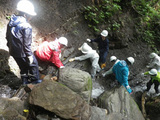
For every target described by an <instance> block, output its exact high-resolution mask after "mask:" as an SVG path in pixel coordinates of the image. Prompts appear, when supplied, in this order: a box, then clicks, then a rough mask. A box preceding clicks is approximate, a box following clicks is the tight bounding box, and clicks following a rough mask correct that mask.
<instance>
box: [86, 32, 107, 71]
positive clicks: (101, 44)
mask: <svg viewBox="0 0 160 120" xmlns="http://www.w3.org/2000/svg"><path fill="white" fill-rule="evenodd" d="M107 36H108V31H107V30H103V31H102V32H101V36H100V37H98V38H96V39H87V41H88V42H91V43H92V42H96V43H97V44H98V50H99V56H100V58H99V64H100V66H101V69H104V68H105V67H106V58H107V55H108V51H109V40H108V39H107Z"/></svg>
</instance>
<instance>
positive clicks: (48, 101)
mask: <svg viewBox="0 0 160 120" xmlns="http://www.w3.org/2000/svg"><path fill="white" fill-rule="evenodd" d="M29 103H30V104H32V105H36V106H40V107H42V108H44V109H46V110H48V111H50V112H53V113H55V114H56V115H58V116H60V117H62V118H65V119H73V120H88V119H89V117H90V106H89V105H88V104H87V103H86V101H85V100H83V99H82V98H81V97H80V96H79V95H78V94H77V93H75V92H73V91H72V90H71V89H69V88H68V87H66V86H65V85H63V84H61V83H58V82H55V81H51V80H46V81H43V82H42V83H40V84H38V85H36V86H35V87H34V88H33V89H32V91H31V93H30V96H29Z"/></svg>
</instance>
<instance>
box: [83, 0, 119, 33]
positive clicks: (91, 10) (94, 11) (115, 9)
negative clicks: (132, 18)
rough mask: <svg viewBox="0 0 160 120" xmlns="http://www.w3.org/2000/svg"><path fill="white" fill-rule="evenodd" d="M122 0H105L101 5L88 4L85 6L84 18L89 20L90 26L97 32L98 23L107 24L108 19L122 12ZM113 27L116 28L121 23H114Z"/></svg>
mask: <svg viewBox="0 0 160 120" xmlns="http://www.w3.org/2000/svg"><path fill="white" fill-rule="evenodd" d="M120 2H121V0H103V2H102V4H101V5H99V6H94V5H93V6H86V7H84V12H83V15H84V18H85V20H86V21H87V22H88V26H89V27H90V28H92V29H93V30H94V31H95V32H99V31H100V30H99V29H98V25H101V24H106V22H107V20H108V19H109V18H111V17H112V16H113V15H115V14H117V13H120V11H121V6H120V5H118V3H120ZM112 26H113V29H114V30H116V29H117V28H119V27H120V24H118V23H117V24H116V23H114V24H113V25H112Z"/></svg>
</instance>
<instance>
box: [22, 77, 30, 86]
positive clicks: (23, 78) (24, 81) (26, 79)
mask: <svg viewBox="0 0 160 120" xmlns="http://www.w3.org/2000/svg"><path fill="white" fill-rule="evenodd" d="M21 79H22V84H23V85H26V84H29V82H28V78H27V77H24V76H23V77H21Z"/></svg>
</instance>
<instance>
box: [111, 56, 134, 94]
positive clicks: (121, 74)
mask: <svg viewBox="0 0 160 120" xmlns="http://www.w3.org/2000/svg"><path fill="white" fill-rule="evenodd" d="M133 63H134V58H133V57H128V58H127V59H126V60H120V61H119V62H118V63H116V64H115V65H114V66H113V69H112V72H113V73H114V74H115V77H116V80H117V81H118V82H119V83H120V85H123V86H124V87H125V88H126V89H127V91H128V92H129V94H131V93H132V90H131V88H130V86H129V84H128V76H129V67H128V66H129V65H132V64H133Z"/></svg>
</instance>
